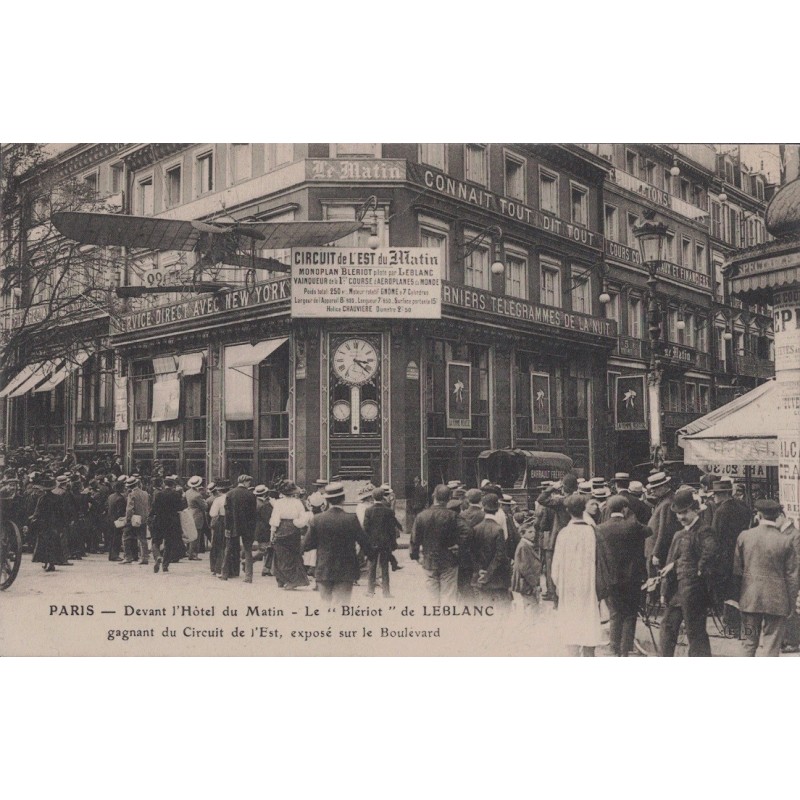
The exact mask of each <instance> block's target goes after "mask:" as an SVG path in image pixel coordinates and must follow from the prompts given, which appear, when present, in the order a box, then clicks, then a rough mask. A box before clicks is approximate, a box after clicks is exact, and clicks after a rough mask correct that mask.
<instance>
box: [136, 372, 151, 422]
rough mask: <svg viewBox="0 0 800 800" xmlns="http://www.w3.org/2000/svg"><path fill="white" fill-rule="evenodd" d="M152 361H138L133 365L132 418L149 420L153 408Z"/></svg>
mask: <svg viewBox="0 0 800 800" xmlns="http://www.w3.org/2000/svg"><path fill="white" fill-rule="evenodd" d="M153 379H154V375H153V362H152V361H139V362H137V363H136V364H134V365H133V419H134V420H137V421H140V422H144V421H147V422H149V421H150V416H151V414H152V409H153Z"/></svg>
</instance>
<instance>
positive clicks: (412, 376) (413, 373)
mask: <svg viewBox="0 0 800 800" xmlns="http://www.w3.org/2000/svg"><path fill="white" fill-rule="evenodd" d="M406 380H409V381H418V380H419V364H417V362H416V361H409V362H408V365H407V366H406Z"/></svg>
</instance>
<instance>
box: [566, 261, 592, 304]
mask: <svg viewBox="0 0 800 800" xmlns="http://www.w3.org/2000/svg"><path fill="white" fill-rule="evenodd" d="M570 277H571V279H572V286H571V292H570V294H571V295H572V310H573V311H577V312H578V313H579V314H591V313H592V282H591V280H590V275H589V270H588V269H587V268H585V267H580V266H573V267H572V269H571V271H570Z"/></svg>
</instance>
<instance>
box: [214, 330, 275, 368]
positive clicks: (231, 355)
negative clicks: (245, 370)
mask: <svg viewBox="0 0 800 800" xmlns="http://www.w3.org/2000/svg"><path fill="white" fill-rule="evenodd" d="M288 341H289V337H288V336H282V337H280V338H278V339H267V340H266V341H264V342H259V343H258V344H235V345H232V346H231V347H226V348H225V366H226V367H228V368H232V367H253V366H255V365H256V364H260V363H261V362H262V361H263V360H264V359H265V358H269V357H270V356H271V355H272V354H273V353H274V352H275V351H276V350H277V349H278V348H279V347H280V346H281V345H284V344H286V342H288Z"/></svg>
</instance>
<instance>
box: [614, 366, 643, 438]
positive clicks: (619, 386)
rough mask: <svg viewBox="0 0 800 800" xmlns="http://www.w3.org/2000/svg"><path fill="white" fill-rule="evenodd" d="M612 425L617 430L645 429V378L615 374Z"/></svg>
mask: <svg viewBox="0 0 800 800" xmlns="http://www.w3.org/2000/svg"><path fill="white" fill-rule="evenodd" d="M614 427H615V428H616V429H617V430H618V431H646V430H647V378H646V377H645V376H644V375H617V377H616V378H615V386H614Z"/></svg>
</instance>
